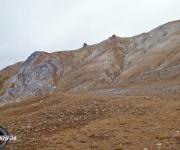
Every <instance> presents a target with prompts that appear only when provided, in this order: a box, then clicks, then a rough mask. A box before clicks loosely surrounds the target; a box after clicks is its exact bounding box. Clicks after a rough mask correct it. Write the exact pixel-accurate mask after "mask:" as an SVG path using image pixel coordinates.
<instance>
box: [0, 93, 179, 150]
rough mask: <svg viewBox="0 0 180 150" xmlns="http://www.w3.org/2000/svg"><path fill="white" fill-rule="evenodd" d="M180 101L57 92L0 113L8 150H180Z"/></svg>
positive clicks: (10, 107) (175, 99)
mask: <svg viewBox="0 0 180 150" xmlns="http://www.w3.org/2000/svg"><path fill="white" fill-rule="evenodd" d="M179 98H180V97H179V96H170V97H167V96H166V97H163V96H162V97H158V96H154V97H152V96H97V95H96V96H95V95H94V96H93V95H86V94H69V93H55V94H53V95H47V96H44V97H40V98H38V97H37V98H31V99H30V100H28V101H23V102H18V103H13V104H9V105H5V106H3V107H1V109H0V114H1V115H0V122H1V125H2V126H4V127H7V128H8V130H9V132H10V133H11V134H14V135H17V141H11V142H10V143H9V144H8V145H7V147H6V148H5V150H19V149H21V150H32V149H34V150H35V149H38V150H59V149H61V150H84V149H85V150H179V149H180V118H179V116H180V101H179Z"/></svg>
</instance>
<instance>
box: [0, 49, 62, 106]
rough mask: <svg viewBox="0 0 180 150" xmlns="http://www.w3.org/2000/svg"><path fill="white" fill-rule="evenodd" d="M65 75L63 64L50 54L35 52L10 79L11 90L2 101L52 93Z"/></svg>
mask: <svg viewBox="0 0 180 150" xmlns="http://www.w3.org/2000/svg"><path fill="white" fill-rule="evenodd" d="M62 74H63V64H62V63H61V61H60V60H57V59H55V58H52V57H51V56H50V55H49V54H48V53H45V52H35V53H33V54H32V55H31V56H30V57H29V58H28V59H27V60H26V61H25V62H24V63H23V64H22V67H21V69H20V71H19V72H18V73H17V74H16V75H14V76H13V77H11V78H10V80H9V88H8V89H7V90H6V92H5V94H4V96H3V97H1V101H4V102H6V101H9V100H13V99H17V98H18V99H19V98H23V97H27V96H40V95H44V94H46V93H51V92H53V90H54V89H55V88H56V87H55V83H56V81H57V80H59V79H60V77H61V76H62Z"/></svg>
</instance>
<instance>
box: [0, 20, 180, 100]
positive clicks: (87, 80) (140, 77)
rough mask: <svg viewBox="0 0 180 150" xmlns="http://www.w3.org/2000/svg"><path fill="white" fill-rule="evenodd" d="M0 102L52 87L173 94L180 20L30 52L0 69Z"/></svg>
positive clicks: (178, 85) (179, 80)
mask: <svg viewBox="0 0 180 150" xmlns="http://www.w3.org/2000/svg"><path fill="white" fill-rule="evenodd" d="M0 88H1V91H0V95H1V97H0V102H1V103H7V102H11V101H15V100H22V99H24V98H26V97H29V96H42V95H45V94H50V93H52V92H56V91H68V92H81V91H84V92H95V93H100V94H107V93H109V94H113V93H116V94H125V95H131V94H137V95H143V94H144V93H146V94H156V93H158V94H159V93H161V94H178V92H179V91H180V21H174V22H170V23H167V24H164V25H162V26H160V27H157V28H155V29H153V30H152V31H150V32H148V33H143V34H140V35H137V36H134V37H126V38H123V37H118V36H116V35H113V36H112V37H110V38H109V39H107V40H105V41H102V42H100V43H98V44H95V45H88V44H86V43H85V44H84V46H83V47H82V48H80V49H78V50H74V51H60V52H54V53H47V52H40V51H38V52H34V53H33V54H32V55H31V56H30V57H29V58H28V59H27V60H26V61H25V62H21V63H17V64H15V65H12V66H10V67H7V68H5V69H3V70H1V71H0Z"/></svg>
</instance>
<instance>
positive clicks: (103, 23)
mask: <svg viewBox="0 0 180 150" xmlns="http://www.w3.org/2000/svg"><path fill="white" fill-rule="evenodd" d="M178 19H180V0H0V68H3V67H5V66H7V65H10V64H13V63H15V62H17V61H22V60H25V59H26V58H27V57H28V56H29V55H30V54H31V53H32V52H34V51H38V50H42V51H48V52H52V51H59V50H69V49H77V48H79V47H81V46H82V44H83V43H84V42H87V43H88V44H94V43H97V42H100V41H102V40H105V39H106V38H108V37H109V36H111V35H112V34H116V35H118V36H133V35H136V34H139V33H142V32H147V31H149V30H151V29H153V28H155V27H157V26H159V25H162V24H164V23H166V22H169V21H173V20H178Z"/></svg>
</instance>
